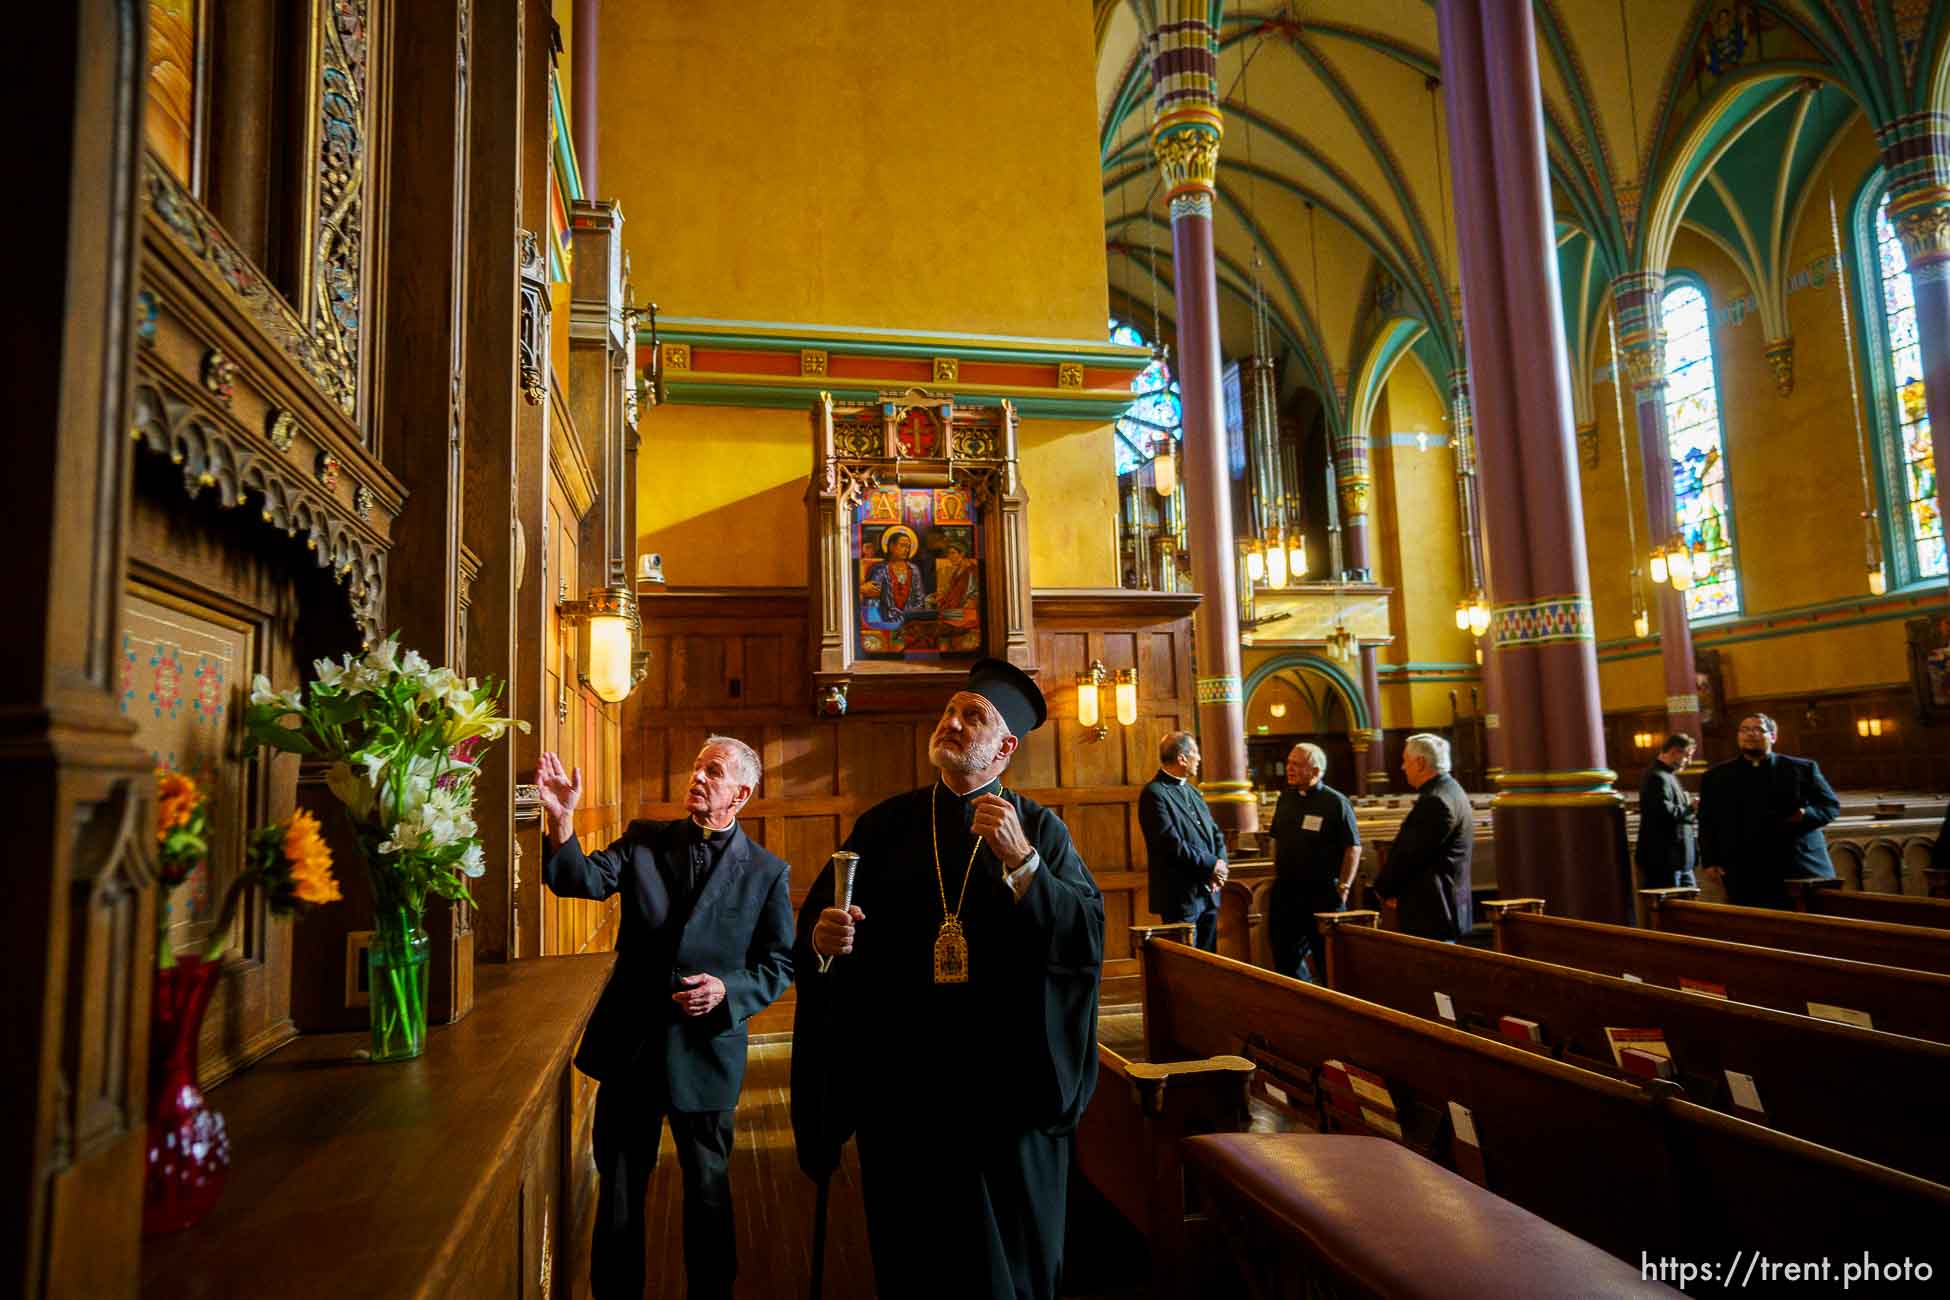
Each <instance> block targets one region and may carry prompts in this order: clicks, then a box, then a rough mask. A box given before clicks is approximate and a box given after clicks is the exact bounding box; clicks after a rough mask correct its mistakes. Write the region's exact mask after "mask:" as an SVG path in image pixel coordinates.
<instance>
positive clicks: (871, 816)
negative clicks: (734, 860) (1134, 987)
mask: <svg viewBox="0 0 1950 1300" xmlns="http://www.w3.org/2000/svg"><path fill="white" fill-rule="evenodd" d="M1044 718H1045V706H1044V703H1043V696H1042V692H1041V691H1039V690H1038V689H1037V687H1036V684H1035V682H1033V681H1032V680H1030V678H1029V677H1028V676H1027V675H1026V674H1024V673H1023V672H1022V671H1021V670H1020V669H1018V668H1016V667H1015V666H1014V665H1012V664H1008V663H1004V662H1002V661H1000V660H995V659H984V660H982V661H980V662H978V663H977V664H976V665H975V666H974V668H973V669H972V670H971V671H970V673H969V677H968V684H967V687H966V688H965V689H963V690H961V691H958V692H956V693H955V695H954V697H953V698H952V699H950V700H949V701H948V706H947V708H946V710H945V711H944V712H943V713H942V715H941V721H940V722H939V723H938V724H937V725H936V726H935V729H934V734H933V736H932V738H931V739H930V741H929V745H928V758H929V761H930V762H932V763H933V764H934V766H935V768H936V769H937V771H938V774H939V775H938V779H937V780H935V781H934V782H933V783H932V784H930V785H928V786H926V787H924V788H922V789H919V790H915V791H912V792H910V793H907V794H901V795H895V796H894V797H893V798H891V799H888V800H885V801H884V802H882V803H880V804H878V805H876V806H875V807H873V808H871V809H869V810H868V811H867V812H866V813H864V814H862V815H861V817H860V819H859V821H857V822H856V823H854V827H853V833H852V834H851V835H849V836H848V837H847V841H846V848H847V849H848V850H850V851H851V852H854V853H857V854H859V855H860V858H859V862H858V864H857V867H856V869H855V872H854V884H853V892H852V905H851V906H849V907H847V908H846V909H844V910H842V909H841V908H839V907H836V906H835V905H834V904H835V900H836V893H835V889H834V880H833V870H832V867H831V866H830V864H829V866H828V867H827V869H826V871H825V872H823V873H822V874H821V875H820V877H819V879H817V880H816V881H814V882H813V886H812V891H811V893H810V894H809V895H808V896H807V899H806V903H805V906H804V907H803V908H801V909H800V912H799V939H798V947H797V949H796V959H797V960H798V961H799V962H800V963H802V965H801V966H800V968H799V969H800V975H799V981H798V990H799V996H798V1005H797V1008H796V1012H795V1017H794V1021H793V1033H792V1128H793V1136H794V1139H795V1141H796V1142H797V1145H798V1154H799V1164H800V1167H801V1168H802V1169H803V1170H805V1172H806V1173H807V1174H808V1175H809V1176H811V1177H812V1178H814V1179H815V1180H821V1181H823V1180H824V1179H826V1178H828V1177H830V1176H831V1174H832V1171H833V1169H834V1167H835V1166H837V1165H838V1163H839V1151H840V1147H841V1146H842V1145H843V1144H844V1143H845V1141H846V1139H847V1138H848V1137H850V1136H851V1137H857V1139H858V1146H859V1153H860V1176H861V1184H862V1192H863V1193H864V1199H865V1202H866V1216H867V1238H868V1242H869V1244H870V1246H871V1248H872V1253H873V1264H874V1274H875V1277H876V1279H877V1282H878V1290H879V1294H881V1295H883V1296H887V1297H889V1298H890V1300H891V1298H892V1297H896V1296H900V1297H907V1296H928V1297H957V1298H964V1297H965V1298H968V1300H1019V1298H1020V1300H1054V1297H1055V1296H1056V1294H1057V1292H1056V1284H1057V1275H1058V1272H1059V1270H1060V1268H1061V1265H1062V1250H1063V1229H1064V1214H1065V1208H1064V1204H1065V1193H1066V1188H1067V1180H1068V1174H1069V1166H1070V1145H1071V1135H1072V1134H1073V1133H1074V1131H1075V1129H1076V1125H1077V1121H1078V1119H1079V1118H1080V1117H1081V1116H1082V1114H1083V1109H1084V1107H1085V1106H1086V1105H1087V1104H1088V1103H1089V1101H1090V1094H1091V1092H1092V1090H1093V1089H1094V1088H1095V1087H1096V1082H1097V1043H1096V1039H1097V988H1098V976H1099V970H1100V968H1101V966H1102V964H1103V950H1104V901H1103V896H1102V895H1101V894H1100V893H1099V892H1098V890H1097V885H1096V882H1095V881H1094V880H1092V879H1091V877H1090V871H1089V869H1088V868H1086V867H1085V866H1084V864H1083V859H1082V858H1081V857H1079V856H1078V855H1077V851H1076V848H1075V846H1074V845H1072V843H1071V842H1070V833H1069V831H1068V830H1067V829H1065V827H1064V825H1063V823H1062V822H1061V821H1059V820H1058V819H1057V817H1056V816H1055V814H1053V813H1051V812H1050V811H1049V810H1048V809H1046V808H1043V807H1041V806H1039V805H1037V804H1036V803H1034V802H1032V801H1031V800H1028V799H1025V798H1023V797H1022V796H1021V795H1020V794H1017V793H1016V792H1015V791H1013V790H1008V789H1005V788H1003V786H1002V784H1001V778H1002V773H1003V771H1004V770H1005V769H1006V768H1007V767H1008V766H1009V759H1010V757H1011V755H1013V754H1014V753H1015V751H1016V748H1017V746H1018V745H1019V744H1020V743H1021V742H1022V739H1023V738H1024V737H1026V736H1027V735H1028V734H1029V733H1030V732H1031V731H1033V730H1034V729H1035V728H1036V727H1038V726H1040V725H1042V723H1043V720H1044Z"/></svg>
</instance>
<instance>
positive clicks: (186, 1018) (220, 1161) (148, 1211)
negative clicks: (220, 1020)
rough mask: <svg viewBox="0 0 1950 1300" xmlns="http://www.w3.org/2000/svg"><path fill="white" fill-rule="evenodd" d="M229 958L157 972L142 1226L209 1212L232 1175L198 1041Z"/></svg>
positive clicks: (162, 1226) (148, 1228) (160, 1227)
mask: <svg viewBox="0 0 1950 1300" xmlns="http://www.w3.org/2000/svg"><path fill="white" fill-rule="evenodd" d="M222 969H223V967H222V963H220V962H206V961H204V960H203V959H202V958H201V957H195V956H185V957H178V958H177V959H176V964H175V965H173V966H166V967H164V968H162V969H161V970H158V971H157V972H156V985H155V1001H154V1023H153V1024H152V1025H151V1027H150V1030H149V1163H148V1171H147V1174H146V1177H145V1179H144V1183H143V1195H142V1230H143V1231H144V1232H176V1231H179V1230H181V1229H183V1228H187V1227H189V1226H191V1225H192V1224H194V1223H196V1222H197V1221H198V1220H199V1219H201V1218H202V1217H203V1216H204V1215H206V1214H208V1213H209V1212H210V1210H211V1208H212V1207H213V1206H215V1205H216V1203H217V1198H218V1197H219V1196H221V1195H223V1184H224V1179H225V1178H227V1177H228V1176H229V1174H230V1135H229V1134H228V1133H227V1132H226V1131H225V1130H224V1123H223V1116H222V1115H220V1114H218V1113H217V1112H216V1111H214V1110H212V1109H211V1108H210V1103H209V1101H208V1100H207V1099H206V1098H205V1097H204V1095H203V1090H202V1089H201V1088H199V1087H197V1083H196V1066H197V1041H198V1039H199V1038H200V1037H201V1036H202V1032H203V1013H204V1012H205V1011H207V1010H209V1008H210V995H211V994H212V993H213V992H215V990H216V987H217V977H218V975H219V974H221V973H222Z"/></svg>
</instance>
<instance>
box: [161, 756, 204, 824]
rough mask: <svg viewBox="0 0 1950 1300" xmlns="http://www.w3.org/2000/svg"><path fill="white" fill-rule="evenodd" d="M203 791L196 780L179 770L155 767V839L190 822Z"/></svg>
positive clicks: (201, 799)
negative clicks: (197, 785) (199, 788)
mask: <svg viewBox="0 0 1950 1300" xmlns="http://www.w3.org/2000/svg"><path fill="white" fill-rule="evenodd" d="M202 802H203V792H202V791H201V790H198V789H197V788H196V782H195V781H192V780H191V779H190V778H189V777H187V776H185V775H183V774H182V773H181V772H172V771H170V770H169V769H168V768H166V767H159V768H157V769H156V839H157V840H158V841H161V840H163V839H165V838H166V837H167V836H168V835H169V833H170V832H171V831H173V830H175V829H176V828H177V827H178V826H187V825H189V824H190V818H191V816H192V815H194V814H195V812H196V808H197V805H198V804H200V803H202Z"/></svg>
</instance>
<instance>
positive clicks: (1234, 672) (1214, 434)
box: [1151, 2, 1259, 834]
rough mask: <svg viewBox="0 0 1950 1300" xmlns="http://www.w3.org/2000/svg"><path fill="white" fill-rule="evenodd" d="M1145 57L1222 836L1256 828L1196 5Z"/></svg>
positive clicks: (1201, 708) (1214, 64)
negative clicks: (1167, 246)
mask: <svg viewBox="0 0 1950 1300" xmlns="http://www.w3.org/2000/svg"><path fill="white" fill-rule="evenodd" d="M1167 13H1168V15H1169V17H1168V20H1167V21H1166V22H1164V23H1162V24H1161V25H1160V26H1159V28H1158V31H1157V35H1156V37H1155V39H1156V42H1157V46H1156V51H1155V53H1154V55H1153V58H1152V62H1151V96H1152V119H1151V149H1152V152H1153V153H1154V154H1155V155H1156V157H1157V160H1158V168H1159V170H1160V171H1161V172H1162V173H1163V176H1164V183H1165V192H1166V197H1167V199H1168V201H1169V202H1170V204H1171V256H1172V279H1173V281H1174V292H1175V294H1176V299H1177V307H1178V388H1179V394H1180V397H1181V399H1182V401H1183V403H1184V421H1185V425H1184V427H1185V434H1184V457H1185V460H1184V475H1183V478H1184V484H1185V520H1186V526H1187V531H1188V533H1189V535H1190V542H1191V552H1192V577H1193V580H1194V581H1195V582H1197V584H1198V590H1199V592H1200V593H1201V594H1200V600H1199V607H1198V615H1197V618H1196V620H1195V626H1194V639H1195V645H1196V648H1197V652H1198V672H1199V676H1198V682H1197V687H1198V720H1199V739H1200V743H1201V747H1202V749H1203V751H1204V754H1205V779H1204V780H1203V781H1201V782H1200V783H1199V788H1200V790H1201V791H1203V792H1204V795H1205V799H1206V802H1207V803H1209V804H1211V805H1212V815H1213V816H1214V817H1215V818H1216V819H1217V820H1218V823H1219V825H1220V826H1221V827H1223V828H1224V829H1225V830H1226V831H1227V832H1228V833H1229V834H1236V833H1237V832H1240V831H1252V830H1257V829H1258V827H1259V803H1258V800H1257V798H1256V797H1255V796H1254V794H1253V791H1252V782H1251V781H1250V780H1249V779H1248V778H1247V775H1246V773H1247V767H1246V719H1245V710H1244V708H1243V705H1242V702H1241V699H1240V682H1239V596H1238V592H1239V587H1238V577H1237V572H1236V566H1235V563H1234V557H1233V536H1232V527H1231V519H1232V514H1231V510H1232V506H1231V501H1230V499H1229V489H1230V483H1229V481H1228V478H1227V472H1226V448H1225V421H1224V418H1223V412H1222V410H1221V408H1220V401H1219V381H1220V364H1219V286H1218V279H1217V273H1216V270H1215V267H1214V262H1213V256H1212V196H1213V193H1214V180H1215V178H1216V177H1217V175H1218V168H1219V138H1220V136H1221V135H1222V134H1223V132H1224V129H1225V122H1224V118H1223V117H1222V116H1221V115H1220V113H1219V99H1218V59H1219V56H1218V49H1219V45H1218V33H1217V32H1216V31H1214V30H1213V28H1212V25H1211V23H1210V22H1208V21H1207V8H1206V6H1205V5H1204V4H1202V3H1198V4H1192V3H1183V2H1180V3H1174V4H1172V5H1171V6H1169V7H1168V10H1167Z"/></svg>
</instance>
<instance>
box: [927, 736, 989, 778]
mask: <svg viewBox="0 0 1950 1300" xmlns="http://www.w3.org/2000/svg"><path fill="white" fill-rule="evenodd" d="M1001 755H1002V738H1001V737H1000V736H997V737H995V738H994V739H992V740H989V741H979V740H975V741H970V742H969V743H968V744H967V745H966V746H964V747H962V748H961V749H956V748H954V747H953V746H951V745H945V744H942V743H941V742H940V741H936V742H935V743H934V744H932V745H929V746H928V762H930V763H932V764H934V765H935V766H936V767H937V768H940V769H941V770H942V771H944V772H954V773H957V774H959V775H961V776H973V775H975V774H976V773H977V772H981V771H984V770H986V769H987V768H989V767H990V766H992V765H993V764H994V762H995V760H996V759H997V758H999V757H1001Z"/></svg>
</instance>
